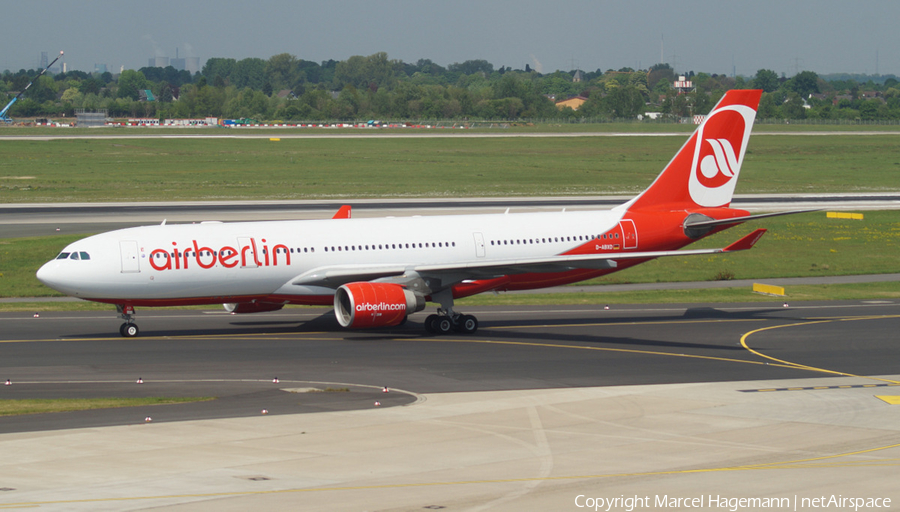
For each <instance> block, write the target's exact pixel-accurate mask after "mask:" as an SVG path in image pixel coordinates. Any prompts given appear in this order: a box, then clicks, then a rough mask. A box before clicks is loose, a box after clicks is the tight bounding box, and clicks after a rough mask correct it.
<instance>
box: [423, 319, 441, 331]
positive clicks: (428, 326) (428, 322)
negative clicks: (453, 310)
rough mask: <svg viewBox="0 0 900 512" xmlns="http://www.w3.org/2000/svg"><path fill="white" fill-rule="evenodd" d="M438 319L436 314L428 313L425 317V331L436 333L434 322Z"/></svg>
mask: <svg viewBox="0 0 900 512" xmlns="http://www.w3.org/2000/svg"><path fill="white" fill-rule="evenodd" d="M439 319H440V317H439V316H437V315H428V316H427V317H426V318H425V332H427V333H428V334H437V332H438V331H437V328H436V327H435V325H434V324H435V322H437V321H438V320H439Z"/></svg>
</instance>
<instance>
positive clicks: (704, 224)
mask: <svg viewBox="0 0 900 512" xmlns="http://www.w3.org/2000/svg"><path fill="white" fill-rule="evenodd" d="M817 211H819V210H818V209H814V210H791V211H789V212H773V213H761V214H759V215H745V216H743V217H731V218H730V219H710V220H699V221H696V222H691V221H688V222H685V224H684V227H686V228H708V227H713V226H727V225H731V224H740V223H742V222H747V221H748V220H756V219H765V218H767V217H780V216H782V215H793V214H795V213H810V212H817Z"/></svg>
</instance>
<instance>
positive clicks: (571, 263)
mask: <svg viewBox="0 0 900 512" xmlns="http://www.w3.org/2000/svg"><path fill="white" fill-rule="evenodd" d="M765 232H766V230H765V229H757V230H756V231H753V232H752V233H750V234H748V235H746V236H744V237H743V238H741V239H740V240H738V241H736V242H734V243H732V244H731V245H729V246H727V247H724V248H717V249H694V250H686V251H645V252H625V253H623V252H615V253H594V254H577V255H559V256H549V257H542V258H519V259H508V260H490V261H479V260H470V261H463V262H455V263H448V264H439V265H432V264H423V265H419V264H409V265H370V266H366V265H336V266H329V267H319V268H316V269H313V270H310V271H309V272H306V273H304V274H301V275H299V276H297V277H296V278H294V279H293V280H291V284H293V285H297V286H325V287H329V288H337V287H339V286H341V285H343V284H347V283H352V282H355V281H374V280H383V279H390V278H393V277H399V276H405V275H406V276H408V275H415V276H421V277H426V276H433V277H438V278H441V281H442V282H444V283H449V282H460V281H462V280H469V279H488V278H492V277H499V276H504V275H510V274H525V273H532V272H561V271H566V270H574V269H598V270H600V269H607V268H616V266H617V263H616V261H618V260H628V259H653V258H662V257H666V256H696V255H700V254H721V253H727V252H734V251H744V250H747V249H750V248H751V247H753V245H754V244H756V242H757V241H759V239H760V238H761V237H762V235H763V234H764V233H765ZM450 276H453V279H449V280H448V279H447V277H450ZM445 286H446V284H445Z"/></svg>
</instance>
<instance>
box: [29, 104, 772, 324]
mask: <svg viewBox="0 0 900 512" xmlns="http://www.w3.org/2000/svg"><path fill="white" fill-rule="evenodd" d="M760 95H761V91H752V90H733V91H729V92H728V93H727V94H726V95H725V96H724V97H723V98H722V99H721V101H719V103H718V104H717V105H716V106H715V107H714V108H713V110H712V112H711V113H710V114H709V115H708V116H707V117H706V118H705V120H704V121H703V122H702V123H701V124H700V126H699V127H698V128H697V130H696V131H695V132H694V134H693V135H692V136H691V137H690V138H689V139H688V141H687V142H686V143H685V144H684V146H682V148H681V149H680V150H679V151H678V153H677V154H676V155H675V157H674V158H673V159H672V161H671V162H669V164H668V165H667V166H666V167H665V169H664V170H663V171H662V173H661V174H660V175H659V176H658V177H657V178H656V180H655V181H654V182H653V183H652V184H651V185H650V187H649V188H648V189H647V190H645V191H644V192H643V193H641V194H640V195H638V196H637V197H635V198H634V199H632V200H631V201H628V202H627V203H625V204H623V205H621V206H618V207H616V208H613V209H612V210H600V211H579V212H566V211H562V212H554V213H519V214H511V213H506V214H488V215H456V216H433V217H432V216H428V217H407V218H379V219H374V218H367V219H351V218H350V210H349V207H344V208H342V209H341V211H339V212H338V214H337V215H335V217H334V218H333V219H329V220H303V221H277V222H234V223H218V222H215V223H201V224H184V225H166V224H165V223H163V224H162V225H157V226H144V227H137V228H130V229H122V230H117V231H111V232H108V233H103V234H99V235H95V236H91V237H88V238H85V239H83V240H79V241H77V242H75V243H73V244H71V245H69V246H68V247H66V248H65V249H64V250H63V251H62V252H61V253H60V254H59V256H57V258H56V259H54V260H52V261H50V262H48V263H46V264H45V265H44V266H42V267H41V268H40V270H38V272H37V277H38V279H39V280H40V281H41V282H43V283H44V284H46V285H47V286H49V287H51V288H53V289H55V290H59V291H61V292H63V293H66V294H68V295H72V296H75V297H79V298H82V299H87V300H92V301H97V302H105V303H109V304H114V305H115V306H116V308H117V310H118V312H119V313H120V315H121V317H122V318H123V319H124V320H125V323H123V324H122V327H121V328H120V332H121V334H122V335H123V336H136V335H137V334H138V327H137V325H136V324H135V323H134V308H135V307H145V306H146V307H151V306H178V305H190V304H219V303H221V304H224V305H225V308H226V309H227V310H228V311H231V312H233V313H253V312H260V311H273V310H277V309H281V308H282V307H284V305H285V304H307V305H331V304H333V305H334V310H335V315H336V316H337V320H338V322H339V323H340V325H342V326H343V327H349V328H372V327H384V326H395V325H399V324H401V323H403V322H404V321H405V320H406V318H407V316H408V315H410V314H412V313H414V312H417V311H420V310H422V309H424V307H425V303H426V302H428V301H431V302H435V303H438V304H439V305H440V307H439V309H438V311H437V314H432V315H430V316H428V317H427V318H426V320H425V327H426V329H427V330H428V331H430V332H434V333H447V332H450V331H452V330H457V331H461V332H464V333H472V332H475V330H476V329H477V328H478V321H477V320H476V319H475V317H473V316H471V315H463V314H460V313H458V312H457V311H456V310H454V308H453V303H454V300H455V299H458V298H461V297H467V296H470V295H474V294H477V293H481V292H485V291H489V290H528V289H534V288H542V287H548V286H557V285H562V284H567V283H573V282H577V281H581V280H584V279H590V278H593V277H597V276H602V275H604V274H608V273H611V272H615V271H617V270H622V269H624V268H628V267H631V266H633V265H636V264H638V263H641V262H644V261H647V260H650V259H653V258H657V257H661V256H676V255H677V256H683V255H692V254H715V253H722V252H731V251H739V250H744V249H749V248H750V247H752V246H753V244H754V243H756V241H757V240H759V238H760V237H761V236H762V234H763V233H764V232H765V230H764V229H758V230H756V231H754V232H752V233H750V234H749V235H747V236H745V237H743V238H741V239H740V240H738V241H736V242H735V243H733V244H731V245H729V246H728V247H725V248H722V249H708V250H693V251H679V250H678V249H680V248H682V247H684V246H686V245H688V244H690V243H692V242H694V241H696V240H699V239H701V238H703V237H705V236H708V235H710V234H712V233H716V232H718V231H721V230H723V229H726V228H728V227H731V226H734V225H737V224H740V223H742V222H744V221H746V220H749V219H751V218H759V217H763V216H768V215H757V216H750V215H749V213H748V212H747V211H744V210H739V209H733V208H729V204H730V203H731V198H732V194H733V192H734V187H735V184H736V182H737V179H738V174H739V173H740V169H741V162H742V161H743V158H744V153H745V151H746V150H747V142H748V140H749V138H750V130H751V128H752V125H753V121H754V118H755V117H756V108H757V105H758V104H759V99H760ZM769 215H774V214H769Z"/></svg>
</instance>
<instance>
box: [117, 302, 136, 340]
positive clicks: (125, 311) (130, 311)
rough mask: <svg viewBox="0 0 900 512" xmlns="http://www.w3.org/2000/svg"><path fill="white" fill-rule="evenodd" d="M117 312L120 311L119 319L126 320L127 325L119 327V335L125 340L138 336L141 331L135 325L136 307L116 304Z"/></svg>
mask: <svg viewBox="0 0 900 512" xmlns="http://www.w3.org/2000/svg"><path fill="white" fill-rule="evenodd" d="M116 311H118V313H119V317H120V318H122V319H123V320H125V323H124V324H122V325H121V326H119V334H121V335H122V336H123V337H125V338H134V337H135V336H137V335H138V333H140V330H139V329H138V326H137V324H136V323H134V307H133V306H132V305H131V304H116Z"/></svg>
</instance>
